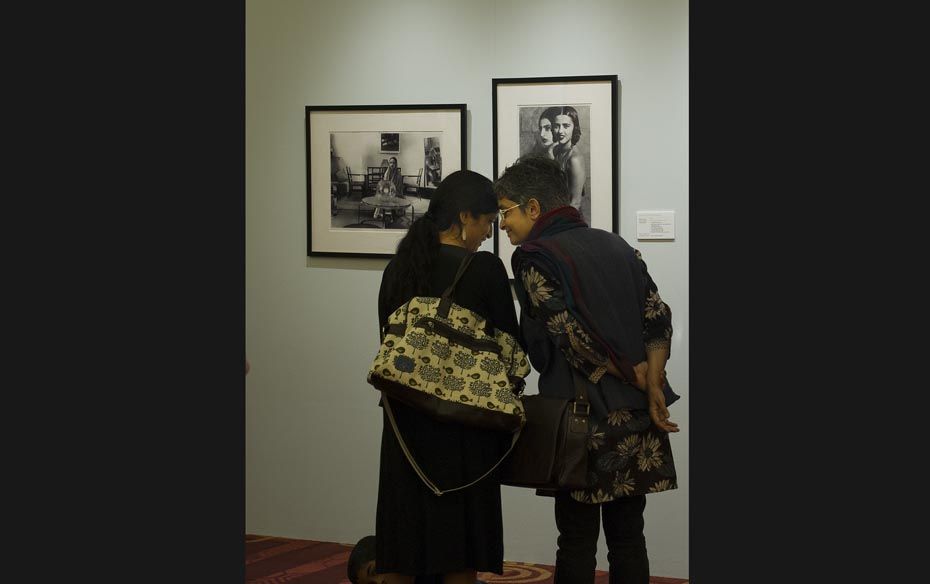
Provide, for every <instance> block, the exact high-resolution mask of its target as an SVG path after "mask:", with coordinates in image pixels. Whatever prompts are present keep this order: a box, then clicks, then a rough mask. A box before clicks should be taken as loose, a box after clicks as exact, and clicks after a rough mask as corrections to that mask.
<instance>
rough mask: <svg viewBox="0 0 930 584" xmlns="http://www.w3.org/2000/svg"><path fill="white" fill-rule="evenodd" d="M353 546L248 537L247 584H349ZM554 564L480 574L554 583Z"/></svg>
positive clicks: (513, 565) (601, 577)
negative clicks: (348, 574)
mask: <svg viewBox="0 0 930 584" xmlns="http://www.w3.org/2000/svg"><path fill="white" fill-rule="evenodd" d="M351 551H352V546H351V545H345V544H339V543H331V542H326V541H310V540H304V539H288V538H284V537H271V536H264V535H246V536H245V581H246V583H247V584H283V583H285V582H288V583H291V582H295V583H300V584H349V580H348V578H346V562H347V561H348V558H349V552H351ZM552 572H553V567H552V566H545V565H541V564H523V563H520V562H504V573H503V575H498V574H486V573H479V574H478V577H479V578H480V579H482V580H484V581H486V582H487V583H488V584H494V583H505V582H506V583H507V584H523V583H530V582H532V583H533V584H552ZM594 581H595V584H607V581H608V578H607V572H597V576H596V577H595V580H594ZM649 582H650V584H687V582H688V581H687V580H683V579H681V578H660V577H657V576H651V577H650V578H649Z"/></svg>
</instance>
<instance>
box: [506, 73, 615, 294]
mask: <svg viewBox="0 0 930 584" xmlns="http://www.w3.org/2000/svg"><path fill="white" fill-rule="evenodd" d="M619 87H620V81H619V79H618V77H617V76H616V75H592V76H581V77H524V78H506V79H497V78H496V79H492V80H491V103H492V116H493V124H492V126H493V130H492V134H493V139H494V147H493V160H494V178H495V179H496V178H498V177H500V175H501V174H502V173H503V172H504V169H506V168H507V167H508V166H509V165H511V164H513V163H514V162H515V161H516V160H517V158H519V157H521V156H524V155H527V154H531V153H538V154H540V155H543V156H547V157H549V158H552V159H554V160H556V161H557V162H558V163H559V165H560V166H561V167H562V170H564V171H565V173H566V178H567V179H568V189H569V193H568V195H569V197H570V200H571V201H570V202H571V205H572V206H574V207H575V208H577V209H578V210H579V212H580V213H581V215H582V217H584V220H585V222H586V223H587V224H588V225H590V226H591V227H597V228H600V229H605V230H608V231H613V232H614V233H619V216H618V212H619V184H620V183H619V175H618V171H617V169H618V164H617V161H618V150H619V133H618V116H619V110H618V103H619V101H618V94H619ZM514 249H515V248H514V246H513V244H511V243H510V241H509V240H508V239H507V236H506V234H505V233H503V232H502V231H500V230H499V229H495V230H494V253H496V254H497V255H498V256H499V257H500V258H501V259H502V260H503V262H504V265H505V266H506V267H507V273H508V275H509V276H510V278H511V279H512V278H513V272H512V270H511V267H510V256H511V255H512V254H513V250H514Z"/></svg>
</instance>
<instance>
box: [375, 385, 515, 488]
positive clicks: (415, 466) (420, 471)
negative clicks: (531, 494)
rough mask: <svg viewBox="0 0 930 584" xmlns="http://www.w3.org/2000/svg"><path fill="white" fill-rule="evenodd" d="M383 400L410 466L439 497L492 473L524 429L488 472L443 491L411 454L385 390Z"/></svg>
mask: <svg viewBox="0 0 930 584" xmlns="http://www.w3.org/2000/svg"><path fill="white" fill-rule="evenodd" d="M381 402H382V404H383V405H384V411H385V412H387V416H388V420H390V422H391V428H393V429H394V434H395V435H396V436H397V441H398V442H399V443H400V449H401V450H403V451H404V456H406V457H407V461H408V462H410V466H412V467H413V470H414V472H416V473H417V476H419V477H420V480H422V481H423V484H424V485H426V488H428V489H429V490H430V491H432V492H433V494H434V495H436V496H437V497H438V496H440V495H442V494H443V493H451V492H453V491H460V490H462V489H467V488H468V487H470V486H472V485H474V484H475V483H477V482H479V481H480V480H482V479H483V478H484V477H486V476H488V475H489V474H491V472H493V471H494V469H495V468H497V467H498V466H499V465H500V463H502V462H504V459H505V458H507V455H509V454H510V451H511V450H513V447H514V445H515V444H516V443H517V439H518V438H519V437H520V432H522V431H523V428H520V429H518V430H517V431H516V432H514V435H513V441H511V443H510V448H508V449H507V452H505V453H504V456H502V457H501V459H500V460H498V461H497V462H495V463H494V466H492V467H491V468H490V469H488V472H486V473H484V474H483V475H481V476H480V477H478V478H477V479H475V480H473V481H472V482H470V483H468V484H467V485H462V486H461V487H455V488H454V489H446V490H444V491H443V490H441V489H440V488H439V487H437V486H436V485H435V483H433V481H431V480H430V479H429V477H428V476H426V473H424V472H423V469H421V468H420V466H419V465H418V464H417V461H415V460H414V459H413V455H412V454H410V450H409V449H408V448H407V444H406V442H404V439H403V438H402V437H401V435H400V429H399V428H398V427H397V422H396V421H395V420H394V412H392V411H391V403H390V400H389V399H388V396H386V395H384V392H381Z"/></svg>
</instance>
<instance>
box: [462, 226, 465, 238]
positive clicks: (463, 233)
mask: <svg viewBox="0 0 930 584" xmlns="http://www.w3.org/2000/svg"><path fill="white" fill-rule="evenodd" d="M462 241H465V225H464V224H463V225H462Z"/></svg>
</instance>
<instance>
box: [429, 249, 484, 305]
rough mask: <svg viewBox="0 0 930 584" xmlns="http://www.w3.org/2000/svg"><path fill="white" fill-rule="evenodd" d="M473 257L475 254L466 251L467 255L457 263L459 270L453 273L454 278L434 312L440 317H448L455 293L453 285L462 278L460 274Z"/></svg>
mask: <svg viewBox="0 0 930 584" xmlns="http://www.w3.org/2000/svg"><path fill="white" fill-rule="evenodd" d="M474 257H475V254H473V253H471V252H468V255H466V256H465V257H464V258H462V263H460V264H459V270H458V271H457V272H456V273H455V278H453V279H452V283H451V284H449V287H448V288H446V290H445V292H443V293H442V298H441V299H440V300H439V306H438V307H436V314H438V315H439V316H441V317H442V318H448V316H449V310H450V309H451V308H452V302H453V301H454V299H453V297H452V295H453V294H455V287H456V286H457V285H458V283H459V280H461V279H462V275H463V274H464V273H465V270H466V269H468V265H469V264H470V263H471V260H472V258H474Z"/></svg>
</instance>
